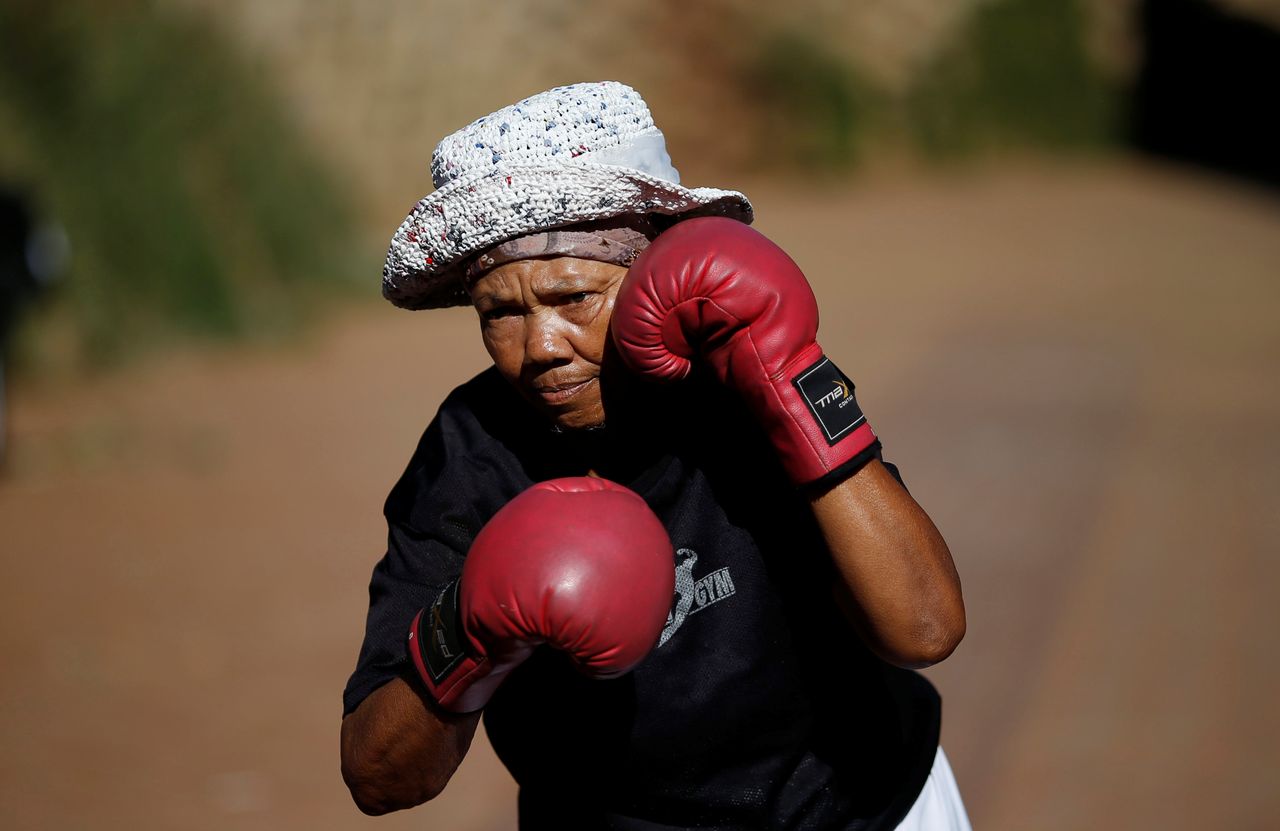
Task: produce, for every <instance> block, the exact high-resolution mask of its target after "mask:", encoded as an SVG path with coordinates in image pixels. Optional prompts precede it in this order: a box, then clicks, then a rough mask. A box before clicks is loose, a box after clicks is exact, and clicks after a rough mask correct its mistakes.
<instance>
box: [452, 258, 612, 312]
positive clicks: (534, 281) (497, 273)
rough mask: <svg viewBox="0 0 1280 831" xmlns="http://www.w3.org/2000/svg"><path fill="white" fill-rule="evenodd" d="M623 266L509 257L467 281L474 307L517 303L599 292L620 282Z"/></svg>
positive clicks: (592, 261)
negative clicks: (510, 259) (511, 258)
mask: <svg viewBox="0 0 1280 831" xmlns="http://www.w3.org/2000/svg"><path fill="white" fill-rule="evenodd" d="M626 273H627V270H626V268H625V267H623V266H619V265H614V264H612V263H606V262H603V261H600V260H591V259H586V258H582V257H569V256H557V257H539V258H530V259H524V260H513V261H512V262H508V263H503V264H502V265H500V266H497V267H496V268H493V269H490V270H489V271H486V272H484V273H483V274H481V275H480V276H478V277H476V278H474V279H473V280H470V281H468V284H467V291H468V293H469V294H470V295H471V303H472V305H474V306H477V307H478V306H481V305H485V304H491V303H494V302H517V301H522V300H526V299H535V298H545V297H554V296H560V295H566V294H574V293H577V292H581V291H603V290H606V289H608V288H609V287H610V286H612V285H613V284H614V283H618V282H621V280H622V278H623V277H625V276H626Z"/></svg>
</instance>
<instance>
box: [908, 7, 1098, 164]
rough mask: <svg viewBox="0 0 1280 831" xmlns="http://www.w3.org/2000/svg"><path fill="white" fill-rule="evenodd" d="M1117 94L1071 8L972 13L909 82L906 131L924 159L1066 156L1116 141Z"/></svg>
mask: <svg viewBox="0 0 1280 831" xmlns="http://www.w3.org/2000/svg"><path fill="white" fill-rule="evenodd" d="M1118 118H1119V94H1118V90H1115V89H1113V88H1112V87H1111V86H1110V85H1109V84H1108V83H1107V82H1106V81H1105V80H1104V78H1103V76H1102V74H1101V73H1100V72H1099V71H1098V70H1097V69H1096V68H1095V67H1094V66H1093V65H1092V64H1091V62H1090V60H1089V56H1088V53H1087V50H1086V45H1085V26H1084V18H1083V14H1082V12H1081V10H1080V7H1079V5H1078V4H1077V3H1075V2H1071V0H1001V1H1000V2H995V3H991V4H989V5H986V6H982V7H980V8H979V9H978V10H977V11H976V12H975V13H974V15H973V17H971V18H970V19H969V20H968V21H967V22H966V26H965V28H964V30H963V32H962V34H961V36H960V37H959V38H957V39H956V40H955V41H954V42H953V43H952V44H951V47H950V48H948V49H945V50H943V51H942V52H941V53H940V54H939V55H938V56H937V57H936V59H935V60H934V61H932V62H931V63H930V65H929V66H927V67H926V68H925V69H924V70H923V71H922V72H921V73H920V75H919V76H918V77H917V78H916V82H915V84H914V85H913V88H912V90H911V92H910V94H909V95H908V99H907V122H908V125H909V129H910V132H911V135H912V137H913V138H914V139H915V143H916V146H917V147H918V148H919V149H920V150H921V151H922V152H924V153H925V154H926V155H928V156H932V157H938V156H943V157H947V156H950V157H955V156H962V155H967V154H972V153H975V152H982V151H984V150H989V149H1006V148H1010V147H1015V148H1016V147H1038V148H1045V149H1053V150H1073V149H1085V148H1091V147H1101V146H1105V145H1107V144H1109V143H1113V142H1116V141H1119V139H1120V138H1121V131H1120V129H1119V126H1118V123H1119V122H1118Z"/></svg>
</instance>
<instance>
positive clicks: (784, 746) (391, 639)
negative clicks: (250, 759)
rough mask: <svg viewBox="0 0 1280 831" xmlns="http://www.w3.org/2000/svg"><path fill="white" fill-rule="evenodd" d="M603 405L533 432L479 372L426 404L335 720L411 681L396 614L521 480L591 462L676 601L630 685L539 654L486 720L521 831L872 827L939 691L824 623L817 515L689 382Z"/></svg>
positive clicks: (933, 712)
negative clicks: (622, 495) (645, 525)
mask: <svg viewBox="0 0 1280 831" xmlns="http://www.w3.org/2000/svg"><path fill="white" fill-rule="evenodd" d="M619 411H625V412H626V413H627V418H626V419H619V418H615V417H614V416H613V415H612V414H613V413H615V412H619ZM610 413H611V421H610V425H609V428H608V429H607V430H600V431H587V432H585V433H555V432H552V431H549V430H545V429H542V428H541V427H540V426H539V422H538V421H537V419H536V418H535V417H533V414H532V413H531V412H530V411H529V410H528V409H527V405H526V404H524V402H523V401H522V400H521V399H519V397H518V396H517V395H516V394H515V393H514V391H513V390H511V389H510V387H509V386H508V385H507V384H506V383H505V382H504V381H503V380H502V379H501V378H500V377H499V376H498V375H497V373H496V372H495V371H494V370H487V371H486V372H484V373H481V374H480V375H479V376H477V377H476V378H475V379H473V380H472V381H470V382H469V383H467V384H465V385H463V386H462V387H459V388H458V389H457V390H455V391H454V392H453V393H452V394H451V395H450V396H449V397H448V398H447V399H446V400H445V402H444V404H443V405H442V406H441V408H440V412H439V414H438V415H437V417H436V418H435V420H434V421H432V423H431V425H430V426H429V427H428V428H427V431H426V433H425V434H424V435H423V437H422V440H421V442H420V443H419V445H418V448H417V451H416V452H415V454H414V456H413V459H412V460H411V461H410V463H409V466H408V469H407V470H406V471H405V473H404V475H403V476H402V477H401V479H400V481H399V482H398V483H397V484H396V486H395V488H394V489H393V490H392V492H391V495H390V496H389V497H388V499H387V503H386V516H387V522H388V526H389V536H388V551H387V554H386V556H385V557H384V558H383V560H382V561H381V562H379V563H378V565H377V567H376V568H375V569H374V573H373V580H372V583H371V585H370V589H369V592H370V608H369V618H368V624H367V628H366V635H365V642H364V645H363V647H362V649H361V652H360V657H359V660H358V663H357V667H356V671H355V673H354V674H353V675H352V677H351V680H350V681H349V682H348V684H347V689H346V692H345V694H344V707H345V711H346V712H350V711H351V710H353V709H355V707H356V706H358V705H359V703H360V702H361V701H363V700H364V698H365V697H366V696H367V695H368V694H369V693H371V692H372V691H373V690H375V689H376V688H378V687H379V686H381V685H382V684H384V683H386V682H387V681H389V680H391V679H392V678H395V677H403V678H406V679H408V680H409V681H410V682H411V683H414V684H416V683H417V679H416V676H415V675H414V671H413V669H412V666H411V664H410V663H409V660H408V657H407V654H406V651H405V633H406V632H407V630H408V626H409V622H410V620H411V619H412V617H413V615H414V614H415V613H416V612H417V611H418V609H420V608H421V607H423V606H425V605H427V604H428V603H429V602H430V601H432V600H433V599H434V597H435V595H436V594H437V593H438V592H439V591H440V589H441V588H442V587H443V586H444V585H446V584H447V583H449V582H450V581H452V580H453V579H455V578H456V577H457V576H458V575H459V574H460V573H461V570H462V564H463V560H464V557H465V552H466V551H467V550H468V548H469V547H470V544H471V541H472V540H473V539H474V537H475V535H476V533H477V532H478V531H479V530H480V528H481V527H482V526H483V525H484V523H485V522H486V521H487V520H488V519H489V518H490V517H491V516H493V514H494V513H496V512H497V510H498V509H499V508H501V507H502V506H503V505H505V504H506V503H507V502H508V501H509V500H510V499H511V498H513V497H514V496H516V495H517V494H519V493H520V492H521V491H523V490H524V489H525V488H527V487H529V486H530V485H531V484H533V483H534V482H536V481H541V480H544V479H549V478H554V477H556V476H564V475H580V474H582V473H583V472H584V471H585V470H586V467H585V466H586V465H587V464H590V465H591V466H592V467H593V468H594V469H595V470H596V471H598V472H599V473H600V474H601V475H603V476H606V477H607V478H610V479H613V480H614V481H617V482H620V483H622V484H625V485H627V486H629V487H631V488H632V489H633V490H635V491H636V492H638V493H639V494H640V495H641V496H643V497H644V499H645V501H646V502H647V503H648V504H649V506H650V507H651V508H652V509H653V510H654V512H655V513H656V514H657V515H658V517H659V518H661V520H662V522H663V524H664V525H665V526H666V528H667V531H668V533H669V534H670V536H671V540H672V543H673V545H674V548H675V552H676V553H675V563H674V568H675V571H676V591H675V597H674V599H673V603H672V610H671V614H670V615H669V616H668V621H667V625H666V627H665V628H664V630H663V634H662V638H661V640H660V642H659V645H658V646H657V647H656V648H655V649H654V651H653V652H652V653H651V654H650V655H649V656H648V657H647V658H646V659H645V660H644V661H643V662H642V663H641V664H640V665H639V666H638V667H637V668H636V669H635V670H634V671H633V672H631V673H628V674H627V675H625V676H623V677H621V678H618V679H614V680H609V681H598V680H593V679H589V678H586V677H584V676H583V675H581V674H579V673H578V672H576V671H575V670H574V669H573V668H572V667H571V666H570V664H569V661H568V659H567V658H566V657H565V656H564V655H562V654H561V653H558V652H556V651H554V650H551V649H549V648H543V649H541V650H538V651H537V652H535V654H534V656H533V657H532V658H531V659H530V660H529V661H527V662H526V663H525V664H523V665H521V666H520V667H518V668H517V669H516V670H514V671H513V672H512V673H511V675H510V676H509V677H508V679H507V680H506V682H505V683H504V684H503V685H502V686H501V687H500V688H499V689H498V691H497V693H496V694H495V695H494V697H493V699H492V701H490V703H489V705H488V707H486V709H485V715H484V718H485V726H486V729H487V731H488V734H489V738H490V741H491V742H492V744H493V747H494V750H495V751H496V752H497V753H498V756H499V757H500V758H501V759H502V761H503V762H504V763H505V764H506V766H507V768H508V769H509V770H510V771H511V774H512V776H513V777H514V778H515V780H516V781H517V782H518V783H519V785H520V806H519V807H520V821H521V825H522V827H525V828H544V827H545V828H557V829H572V828H611V829H647V830H649V831H656V830H657V829H674V828H690V827H697V828H721V829H762V828H788V829H801V828H806V829H807V828H812V829H836V828H847V829H871V828H876V829H880V828H893V827H894V826H895V825H896V824H897V823H898V822H899V821H900V820H901V818H902V816H904V815H905V814H906V812H907V810H908V809H909V808H910V806H911V804H912V803H913V802H914V801H915V798H916V796H917V795H918V794H919V792H920V789H921V787H922V786H923V784H924V781H925V779H926V777H927V776H928V773H929V769H930V767H931V765H932V762H933V756H934V753H935V750H936V748H937V744H938V729H939V722H940V705H939V699H938V696H937V693H936V692H935V691H934V689H933V687H932V686H931V685H930V684H929V683H928V681H926V680H925V679H924V678H923V677H921V676H919V675H917V674H916V673H913V672H908V671H905V670H900V669H897V668H894V667H892V666H889V665H888V664H886V663H884V662H883V661H881V660H879V659H878V658H876V657H875V656H874V655H872V654H871V653H870V652H869V651H868V650H867V649H866V647H865V646H863V644H862V642H861V641H860V640H859V638H858V636H857V635H856V633H855V632H854V631H853V630H852V629H851V628H850V626H849V624H848V623H847V622H846V620H845V619H844V617H842V615H841V614H840V613H839V611H838V610H837V608H836V604H835V601H834V595H833V587H834V586H835V585H836V576H835V573H834V566H833V565H832V563H831V558H830V556H829V554H828V553H827V551H826V549H825V545H824V543H823V541H822V539H821V535H820V534H819V531H818V528H817V524H816V522H815V521H814V519H813V515H812V512H811V510H810V509H809V508H808V504H807V501H806V500H805V499H804V498H803V495H802V494H800V493H798V492H797V491H796V490H795V489H794V488H792V487H791V486H790V485H789V484H788V483H787V481H786V478H785V476H784V475H783V473H782V470H781V468H780V467H779V466H778V465H777V462H776V460H775V459H774V456H773V453H772V450H771V448H770V447H769V446H768V445H767V443H766V442H765V441H764V439H763V437H762V436H761V435H759V434H758V432H756V431H755V429H754V425H753V424H752V423H751V422H750V420H749V419H747V418H746V417H745V416H744V415H742V414H741V412H740V408H739V407H738V406H737V403H736V401H735V400H734V399H732V397H731V396H729V395H728V394H727V393H725V392H724V390H722V389H721V388H719V387H718V386H717V385H715V384H708V383H705V382H702V381H698V380H695V381H692V382H689V383H686V384H684V385H680V386H677V387H666V388H654V389H646V390H645V391H643V393H642V394H640V395H635V394H634V393H632V394H631V396H630V401H629V403H628V406H626V407H625V408H616V409H615V407H610ZM890 469H891V470H892V471H893V472H894V474H895V476H896V475H897V472H896V470H895V469H893V468H892V466H890ZM619 590H620V591H623V590H625V587H621V588H620V589H619Z"/></svg>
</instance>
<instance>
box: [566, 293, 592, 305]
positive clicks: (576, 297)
mask: <svg viewBox="0 0 1280 831" xmlns="http://www.w3.org/2000/svg"><path fill="white" fill-rule="evenodd" d="M590 296H591V295H590V293H588V292H585V291H575V292H574V293H573V294H571V295H569V296H568V297H566V298H565V299H566V300H567V301H569V302H570V303H582V302H584V301H585V300H586V299H587V298H588V297H590Z"/></svg>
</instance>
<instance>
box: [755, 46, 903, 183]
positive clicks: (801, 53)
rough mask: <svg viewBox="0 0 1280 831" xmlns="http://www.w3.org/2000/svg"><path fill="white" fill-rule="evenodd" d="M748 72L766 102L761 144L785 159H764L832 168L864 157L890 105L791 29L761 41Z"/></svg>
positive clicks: (842, 64) (827, 52) (849, 66)
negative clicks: (866, 145) (798, 126)
mask: <svg viewBox="0 0 1280 831" xmlns="http://www.w3.org/2000/svg"><path fill="white" fill-rule="evenodd" d="M748 73H749V77H748V79H747V82H748V84H749V86H750V89H751V91H752V93H753V94H754V95H755V96H759V97H761V98H762V99H763V105H762V107H761V132H762V135H761V139H762V140H761V141H760V142H759V146H761V147H764V148H769V149H770V151H774V150H781V151H782V155H783V158H781V159H779V158H777V157H774V158H771V159H762V161H766V162H772V163H777V162H779V161H781V162H783V163H784V164H789V165H800V166H806V167H814V168H820V169H824V170H830V169H832V168H835V169H842V168H849V167H852V166H854V165H855V164H857V163H858V162H859V161H860V160H861V159H862V155H863V152H864V150H865V146H864V145H865V143H866V141H867V140H868V137H869V136H870V134H871V133H872V132H873V131H874V130H876V129H877V128H878V127H879V126H880V124H881V119H882V118H883V110H884V108H885V106H886V103H887V102H886V100H885V99H886V97H885V95H884V94H883V93H881V92H879V91H878V90H876V89H875V87H874V85H872V84H871V83H869V82H867V81H866V80H865V79H864V78H863V77H862V75H861V73H859V72H858V71H857V69H856V68H855V67H854V66H853V65H852V64H851V63H850V62H849V61H847V60H844V59H843V58H841V56H840V55H838V54H836V53H834V52H833V51H831V50H830V49H828V48H826V47H825V46H823V45H822V44H821V43H820V42H819V41H818V40H817V39H816V38H814V37H813V36H811V35H807V34H806V33H805V32H803V31H800V30H795V29H792V30H789V31H784V32H780V33H775V34H770V35H768V36H767V37H765V38H763V39H762V43H761V45H760V48H759V51H758V53H757V54H756V55H755V57H754V60H753V61H752V63H751V65H750V67H749V69H748ZM796 125H804V126H805V128H806V129H802V130H797V129H796Z"/></svg>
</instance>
